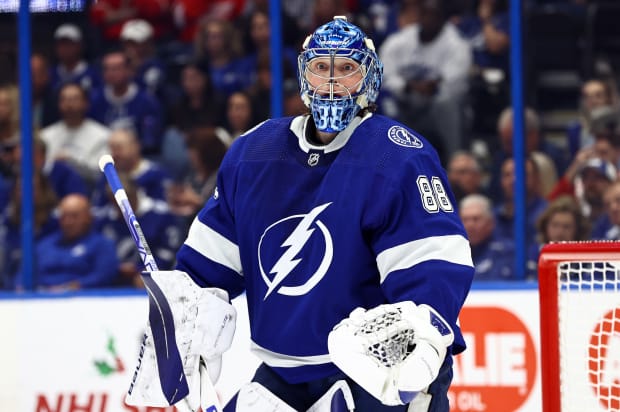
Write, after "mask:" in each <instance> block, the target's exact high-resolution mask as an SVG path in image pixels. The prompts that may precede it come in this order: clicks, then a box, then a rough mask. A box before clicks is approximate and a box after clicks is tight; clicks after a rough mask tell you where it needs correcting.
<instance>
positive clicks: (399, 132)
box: [387, 126, 424, 149]
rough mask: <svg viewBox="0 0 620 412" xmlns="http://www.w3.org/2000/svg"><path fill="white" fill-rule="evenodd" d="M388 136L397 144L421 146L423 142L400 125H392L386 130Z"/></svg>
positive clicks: (418, 147) (417, 147)
mask: <svg viewBox="0 0 620 412" xmlns="http://www.w3.org/2000/svg"><path fill="white" fill-rule="evenodd" d="M387 135H388V138H389V139H390V140H391V141H392V142H394V143H396V144H397V145H399V146H404V147H413V148H416V149H420V148H422V146H424V144H423V143H422V140H420V139H419V138H418V137H417V136H416V135H414V134H413V133H411V132H410V131H409V130H407V129H405V128H404V127H402V126H392V127H390V129H389V130H388V132H387Z"/></svg>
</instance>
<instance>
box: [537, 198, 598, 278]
mask: <svg viewBox="0 0 620 412" xmlns="http://www.w3.org/2000/svg"><path fill="white" fill-rule="evenodd" d="M536 232H537V233H536V242H537V243H536V244H535V245H532V246H531V247H530V248H529V250H528V251H527V264H526V268H527V269H526V270H527V277H528V279H532V280H536V279H537V278H538V257H539V254H540V249H541V248H542V247H543V245H545V244H547V243H551V242H568V241H583V240H588V239H590V222H588V220H587V219H586V217H585V216H584V215H583V214H582V213H581V209H580V208H579V205H578V204H577V202H576V201H575V199H574V198H572V197H570V196H562V197H559V198H557V199H556V200H554V201H552V202H551V203H549V205H548V206H547V208H546V209H545V210H544V211H543V212H542V214H541V215H540V217H539V218H538V221H537V222H536Z"/></svg>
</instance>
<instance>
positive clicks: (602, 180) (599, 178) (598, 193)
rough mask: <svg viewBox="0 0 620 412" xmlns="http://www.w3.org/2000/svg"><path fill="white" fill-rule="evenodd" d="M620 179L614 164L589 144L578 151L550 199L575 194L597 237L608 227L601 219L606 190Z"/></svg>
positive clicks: (593, 234) (593, 233)
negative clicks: (598, 153)
mask: <svg viewBox="0 0 620 412" xmlns="http://www.w3.org/2000/svg"><path fill="white" fill-rule="evenodd" d="M595 147H596V145H595ZM617 179H618V172H617V169H616V168H615V167H614V165H613V164H612V163H611V162H609V161H607V160H604V159H602V158H600V157H597V156H596V152H595V151H594V148H592V147H586V148H584V149H581V150H580V151H579V152H578V153H577V156H575V160H574V161H573V162H572V163H571V165H570V166H569V168H568V169H567V171H566V173H565V175H564V176H563V177H562V179H561V180H560V181H559V182H558V184H557V185H556V187H555V188H554V190H553V192H552V193H551V196H550V197H549V198H550V199H556V198H558V197H560V196H562V195H570V196H572V197H574V198H575V199H576V200H577V202H578V204H579V206H580V207H581V212H582V213H583V215H584V216H586V217H587V218H588V221H589V222H590V224H591V225H592V227H593V228H592V236H593V237H594V238H597V237H599V236H601V231H604V230H605V229H604V228H605V226H606V222H605V219H603V220H600V221H599V219H601V217H603V216H604V211H605V209H604V202H603V193H604V192H605V190H606V189H607V187H608V186H609V184H610V183H611V182H613V181H615V180H617Z"/></svg>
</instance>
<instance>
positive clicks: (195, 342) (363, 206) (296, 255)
mask: <svg viewBox="0 0 620 412" xmlns="http://www.w3.org/2000/svg"><path fill="white" fill-rule="evenodd" d="M298 76H299V87H300V96H301V99H302V101H303V102H304V104H305V105H306V106H307V108H308V113H306V114H303V115H298V116H293V117H284V118H275V119H270V120H267V121H265V122H263V123H261V124H259V125H257V126H256V127H254V128H253V129H252V130H249V131H248V132H246V133H245V134H244V135H242V136H240V137H239V138H238V139H237V140H235V142H234V143H233V144H232V146H231V147H230V149H228V152H227V153H226V156H225V158H224V160H223V162H222V164H221V165H220V167H219V171H218V175H217V187H216V189H215V191H214V193H213V195H212V196H211V197H210V198H209V199H208V201H207V202H206V204H205V206H204V207H203V208H202V210H201V211H200V212H199V213H198V215H197V216H196V218H195V219H194V221H193V223H192V225H191V227H190V229H189V233H188V235H187V238H186V240H185V242H184V244H183V245H182V246H181V248H180V249H179V251H178V253H177V266H176V270H175V271H169V272H157V271H154V272H151V273H147V274H145V285H146V287H147V288H148V292H149V302H150V310H149V322H148V328H147V329H148V331H147V333H146V334H145V336H144V343H143V347H142V350H141V355H140V360H139V364H138V366H137V368H136V372H135V374H134V377H133V380H132V382H131V387H130V390H129V393H128V396H127V402H128V403H130V404H136V405H155V406H162V405H175V406H176V407H177V409H179V410H181V411H198V410H203V411H219V410H224V411H241V412H242V411H252V412H269V411H312V412H327V411H357V412H382V411H395V412H398V411H400V412H405V411H409V412H448V411H449V409H450V408H449V401H448V396H447V394H448V388H449V386H450V383H451V380H452V356H453V355H455V354H458V353H460V352H461V351H463V350H465V342H464V340H463V336H462V334H461V331H460V329H459V326H458V321H457V320H458V315H459V312H460V310H461V307H462V305H463V303H464V301H465V298H466V296H467V294H468V292H469V288H470V285H471V281H472V278H473V273H474V270H473V265H472V261H471V251H470V248H469V242H468V240H467V237H466V234H465V231H464V229H463V225H462V223H461V221H460V219H459V217H458V214H457V213H456V208H455V199H454V196H453V194H452V192H451V190H450V187H449V185H448V182H447V179H446V175H445V172H444V170H443V168H442V166H441V163H440V161H439V157H438V155H437V152H436V151H435V149H434V148H433V147H432V146H431V144H430V143H429V142H428V141H427V140H426V139H425V138H424V137H423V136H422V135H420V134H419V133H417V132H416V131H414V130H411V129H409V128H407V127H406V126H404V125H402V124H401V123H399V122H397V121H395V120H392V119H390V118H388V117H385V116H383V115H380V114H378V113H376V111H375V109H376V102H377V99H378V96H379V89H380V86H381V82H382V77H383V64H382V63H381V61H380V60H379V58H378V56H377V53H376V51H375V49H374V45H373V42H372V40H371V39H369V38H368V37H367V36H366V35H365V34H364V33H363V32H362V30H360V28H359V27H357V26H355V25H354V24H351V23H350V22H348V21H347V19H346V18H344V17H342V16H336V17H335V18H334V19H333V20H332V21H330V22H328V23H326V24H324V25H322V26H320V27H318V28H317V29H316V30H315V31H314V33H312V34H311V35H310V36H308V38H307V39H306V41H305V42H304V45H303V49H302V51H301V53H300V55H299V60H298ZM244 293H245V297H246V299H247V303H248V314H249V324H250V338H251V342H249V347H250V350H251V351H252V353H253V354H255V355H256V356H257V357H258V358H259V359H260V360H261V364H260V365H259V366H258V368H257V369H256V372H255V374H254V376H253V377H252V379H251V382H249V383H248V384H247V385H244V386H242V387H241V389H240V390H239V392H238V393H237V394H235V395H234V396H233V397H232V399H230V400H226V401H227V403H226V405H225V406H224V407H223V408H221V407H220V405H219V404H218V402H217V396H216V395H215V393H214V390H213V385H214V384H216V380H217V377H218V374H219V371H220V367H222V368H226V365H225V364H224V365H221V355H222V353H223V352H224V351H225V350H227V348H228V347H229V346H230V343H231V341H232V339H233V335H234V328H235V319H236V314H235V311H234V309H233V308H232V306H231V305H230V301H229V299H233V298H235V297H237V296H239V295H241V294H244Z"/></svg>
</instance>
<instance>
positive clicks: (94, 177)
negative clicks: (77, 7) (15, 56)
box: [0, 0, 620, 290]
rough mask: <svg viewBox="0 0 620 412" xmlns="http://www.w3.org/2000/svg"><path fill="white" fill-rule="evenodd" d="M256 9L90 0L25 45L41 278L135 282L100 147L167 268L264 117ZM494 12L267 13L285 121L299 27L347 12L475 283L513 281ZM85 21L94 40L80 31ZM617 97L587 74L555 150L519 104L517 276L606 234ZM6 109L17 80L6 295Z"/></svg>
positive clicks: (2, 193) (16, 235)
mask: <svg viewBox="0 0 620 412" xmlns="http://www.w3.org/2000/svg"><path fill="white" fill-rule="evenodd" d="M268 3H269V2H268V1H266V0H254V1H251V0H219V1H212V2H202V1H192V0H162V1H157V2H151V1H140V0H132V1H123V2H118V1H114V0H99V1H98V2H95V3H93V5H92V6H91V7H90V8H89V10H88V13H87V14H86V15H85V18H87V19H88V20H89V21H88V22H87V24H85V25H79V24H73V23H64V24H61V25H59V26H58V27H56V28H55V30H54V33H53V43H54V47H53V48H52V49H51V50H48V51H47V53H46V52H44V51H41V50H36V51H35V52H34V53H33V54H32V57H31V67H32V84H33V112H32V113H33V126H34V129H35V132H34V136H33V141H34V162H35V175H34V182H33V183H34V185H33V186H34V208H35V214H34V224H33V230H34V235H35V245H36V252H35V256H34V268H35V281H36V284H37V285H38V287H39V288H40V289H45V290H70V289H79V288H88V287H111V286H135V287H140V286H141V283H140V277H139V273H140V270H141V268H142V266H141V262H140V260H139V256H137V253H136V250H135V247H134V245H133V240H132V239H131V236H130V234H129V232H128V231H127V230H126V228H125V227H124V221H123V219H122V216H120V213H119V211H118V209H117V207H116V204H115V202H114V199H113V197H112V196H111V194H110V192H109V189H108V188H107V184H106V182H105V179H104V177H103V175H102V174H101V173H100V172H99V170H98V167H97V161H98V159H99V157H100V155H101V154H103V153H110V154H111V155H112V157H113V158H114V160H115V164H116V168H117V169H118V171H119V173H120V175H121V180H122V181H123V182H124V185H125V188H126V190H127V193H128V196H129V199H130V200H131V203H132V205H133V207H134V209H135V211H136V215H137V217H138V219H139V221H141V223H142V226H143V228H144V229H145V234H146V237H147V239H148V241H149V243H150V244H151V246H152V251H153V253H154V255H155V258H156V260H157V263H158V265H159V267H160V269H170V268H172V267H173V265H174V260H175V256H174V254H175V251H176V249H177V248H178V247H179V246H180V244H181V242H182V241H183V238H184V236H185V234H186V232H187V228H188V227H189V224H190V223H191V221H192V219H193V218H194V216H195V214H196V213H197V212H198V210H200V208H201V207H202V205H203V204H204V202H205V200H206V199H207V198H208V197H209V196H210V195H211V193H212V191H213V190H214V187H215V186H214V179H215V176H216V174H217V171H218V167H219V164H220V162H221V160H222V158H223V156H224V154H225V152H226V150H227V148H228V147H229V146H230V145H231V144H232V143H233V142H234V140H235V139H236V138H237V137H238V136H239V135H241V134H243V133H244V132H245V131H247V130H249V129H250V128H252V127H253V126H254V125H256V124H257V123H259V122H261V121H263V120H265V119H267V118H268V117H269V116H270V104H271V103H270V99H271V97H270V91H271V82H272V79H271V71H270V67H271V62H270V55H271V53H270V31H271V25H270V23H269V18H270V15H269V11H268ZM566 3H570V6H571V7H578V6H579V4H580V3H581V2H579V1H574V2H571V1H567V2H566ZM507 9H508V1H507V0H471V1H458V2H457V1H453V2H451V1H442V0H358V1H355V0H314V1H297V2H295V1H291V2H288V1H287V2H283V8H282V13H281V15H282V30H283V35H282V43H283V50H282V51H283V53H282V67H283V70H282V73H283V79H282V80H283V82H284V96H283V97H284V112H285V113H284V114H285V115H286V116H293V115H298V114H301V113H304V112H305V111H306V109H305V107H304V105H303V103H302V102H301V99H300V98H299V95H298V91H297V74H296V73H297V66H296V59H297V52H298V50H300V47H301V43H302V41H303V39H304V38H305V36H306V34H307V33H309V32H310V31H311V30H312V29H313V28H315V27H316V26H317V25H319V24H321V23H324V22H327V21H329V20H331V19H332V18H333V16H334V15H346V16H347V17H348V18H349V19H350V20H351V21H353V22H355V23H356V24H358V25H359V26H361V27H362V28H363V29H364V30H365V31H366V32H367V33H368V34H369V35H370V37H372V38H374V39H375V45H376V47H377V50H378V53H379V55H380V57H381V59H382V61H383V63H384V65H385V75H384V85H383V89H382V92H381V95H380V97H379V102H378V103H379V108H378V110H379V113H384V114H388V115H390V116H393V117H395V118H397V119H399V120H400V121H402V122H403V123H405V124H407V125H409V126H410V127H412V128H413V129H414V130H416V131H418V132H420V133H421V134H423V135H424V136H426V137H427V138H428V139H429V140H430V141H431V142H432V143H433V144H434V145H435V146H436V147H437V149H438V151H439V154H440V157H441V159H442V162H443V163H444V164H445V167H446V170H447V172H448V178H449V180H450V183H451V185H452V189H453V191H454V193H455V195H456V198H457V201H458V202H459V208H458V209H459V213H460V214H461V217H462V219H463V222H464V224H465V228H466V231H467V233H468V236H469V238H470V242H471V244H472V251H473V258H474V263H475V265H476V279H477V280H512V279H516V276H515V267H514V262H513V256H514V250H515V248H516V247H519V246H518V245H515V244H514V240H513V238H514V236H513V222H514V213H515V210H514V200H515V199H514V197H515V193H514V180H515V162H514V159H513V158H512V141H513V113H512V109H511V107H510V99H509V93H508V85H509V81H510V76H509V74H510V73H509V67H508V61H509V52H510V43H511V42H510V36H509V19H508V10H507ZM85 23H86V22H85ZM86 25H90V26H92V27H94V28H95V30H96V31H97V39H98V41H97V42H95V43H92V44H91V43H89V42H87V41H85V35H84V32H83V27H85V26H86ZM35 29H36V28H35ZM617 94H618V93H617V88H616V85H615V84H614V83H613V82H612V81H610V77H607V78H604V79H602V78H588V79H585V80H584V81H583V87H582V90H581V100H580V101H575V102H574V104H575V113H576V116H575V119H574V121H572V122H570V123H568V124H567V127H566V132H565V135H563V136H562V138H561V139H559V140H560V141H559V144H558V139H555V140H554V141H551V139H548V138H547V137H546V136H545V134H544V132H543V130H542V126H541V120H540V114H539V113H538V112H537V110H536V108H535V107H528V108H527V110H526V113H525V151H526V156H527V159H526V163H525V164H526V175H527V177H526V183H525V187H526V205H527V210H526V214H527V219H526V220H527V227H526V241H527V251H528V253H527V254H528V262H527V268H528V271H527V277H528V278H530V279H534V278H535V276H536V261H537V256H538V251H539V250H540V247H541V245H542V244H544V243H545V242H549V241H561V240H583V239H620V217H619V216H618V215H619V213H618V210H619V209H620V208H619V207H618V204H620V202H619V201H618V199H619V198H620V195H619V193H620V184H619V183H618V172H617V170H618V167H620V127H619V126H620V111H619V110H618V99H617ZM19 117H20V114H19V90H18V88H17V86H16V84H11V83H6V84H2V85H0V211H2V213H1V214H0V244H1V247H0V250H1V253H0V289H9V290H19V289H21V288H23V284H22V274H21V251H20V245H21V243H20V236H21V235H20V233H21V232H20V228H19V222H20V219H19V216H20V211H21V209H20V205H21V195H20V187H21V186H20V179H21V173H20V166H19V165H20V158H21V147H20V130H19ZM480 141H481V142H482V143H483V147H484V149H485V150H478V149H479V147H478V146H475V144H474V143H475V142H480ZM476 148H478V149H476Z"/></svg>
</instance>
